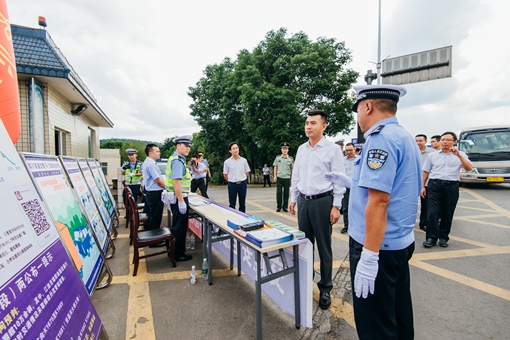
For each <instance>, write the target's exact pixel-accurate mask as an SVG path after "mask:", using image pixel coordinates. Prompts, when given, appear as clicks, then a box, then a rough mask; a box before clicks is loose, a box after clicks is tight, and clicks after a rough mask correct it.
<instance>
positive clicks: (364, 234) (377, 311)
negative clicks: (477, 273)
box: [349, 85, 421, 340]
mask: <svg viewBox="0 0 510 340" xmlns="http://www.w3.org/2000/svg"><path fill="white" fill-rule="evenodd" d="M354 90H355V91H356V92H357V94H358V97H357V99H356V102H355V103H354V106H353V111H355V112H357V118H358V123H359V126H360V128H361V131H363V132H364V137H365V145H364V146H363V151H362V154H361V157H360V159H359V160H357V161H356V162H355V164H354V169H353V175H352V183H351V192H350V199H349V211H350V215H349V235H350V239H349V260H350V267H351V281H352V285H353V288H354V293H355V294H354V296H353V306H354V319H355V321H356V330H357V332H358V336H359V338H360V339H361V340H364V339H413V338H414V326H413V308H412V300H411V292H410V276H409V260H410V258H411V256H412V254H413V251H414V233H413V228H414V225H415V221H416V214H417V210H418V200H417V197H418V195H419V192H420V187H421V171H420V170H421V167H420V156H419V151H418V146H417V145H416V143H415V141H414V138H413V137H412V136H411V135H410V134H409V133H408V132H407V131H406V130H404V128H403V127H402V126H401V125H399V123H398V121H397V118H396V116H395V115H396V112H397V102H398V100H399V98H400V97H401V96H403V95H405V94H406V90H405V88H403V87H402V86H395V85H365V86H354Z"/></svg>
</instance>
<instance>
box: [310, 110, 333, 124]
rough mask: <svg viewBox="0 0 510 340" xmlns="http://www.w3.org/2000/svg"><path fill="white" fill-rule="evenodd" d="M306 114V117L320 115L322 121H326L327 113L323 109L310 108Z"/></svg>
mask: <svg viewBox="0 0 510 340" xmlns="http://www.w3.org/2000/svg"><path fill="white" fill-rule="evenodd" d="M307 114H308V117H311V116H317V115H320V116H321V118H322V121H323V122H324V123H327V122H328V114H327V113H326V112H325V111H324V110H310V111H308V113H307Z"/></svg>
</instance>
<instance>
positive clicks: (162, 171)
mask: <svg viewBox="0 0 510 340" xmlns="http://www.w3.org/2000/svg"><path fill="white" fill-rule="evenodd" d="M157 164H158V167H159V170H161V174H162V175H164V174H165V173H166V164H167V163H166V162H165V163H157Z"/></svg>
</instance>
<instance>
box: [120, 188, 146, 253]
mask: <svg viewBox="0 0 510 340" xmlns="http://www.w3.org/2000/svg"><path fill="white" fill-rule="evenodd" d="M129 196H133V192H132V191H131V188H130V187H129V186H127V185H126V186H125V187H124V200H125V202H124V205H125V209H126V228H129V226H130V224H131V223H133V221H132V218H131V215H132V214H131V206H130V204H129V200H128V197H129ZM144 207H145V203H137V204H136V210H137V211H138V212H139V211H140V210H142V209H143V208H144ZM139 214H140V215H139V219H140V224H144V223H145V222H147V214H143V213H140V212H139ZM131 236H132V235H131V234H130V235H129V239H130V242H129V244H130V245H132V244H133V241H132V240H131Z"/></svg>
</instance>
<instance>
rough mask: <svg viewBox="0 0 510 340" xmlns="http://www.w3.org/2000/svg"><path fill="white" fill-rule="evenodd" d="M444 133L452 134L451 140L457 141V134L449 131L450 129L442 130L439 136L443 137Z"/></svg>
mask: <svg viewBox="0 0 510 340" xmlns="http://www.w3.org/2000/svg"><path fill="white" fill-rule="evenodd" d="M444 135H452V137H453V141H454V142H456V141H457V135H456V134H455V132H451V131H446V132H443V134H442V135H441V137H443V136H444Z"/></svg>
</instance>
